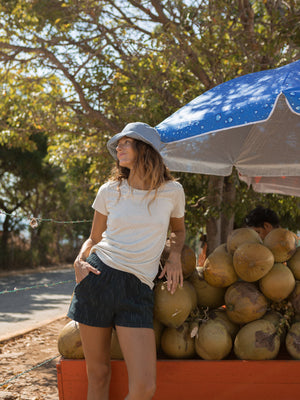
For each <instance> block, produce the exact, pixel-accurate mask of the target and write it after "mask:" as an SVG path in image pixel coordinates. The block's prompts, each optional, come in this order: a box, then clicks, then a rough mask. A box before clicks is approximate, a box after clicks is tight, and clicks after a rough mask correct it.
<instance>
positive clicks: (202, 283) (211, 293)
mask: <svg viewBox="0 0 300 400" xmlns="http://www.w3.org/2000/svg"><path fill="white" fill-rule="evenodd" d="M188 281H189V282H190V283H191V284H192V285H193V287H194V288H195V290H196V293H197V303H198V306H199V307H210V308H217V307H220V306H222V305H223V304H224V294H225V291H226V288H221V287H215V286H211V285H210V284H209V283H208V282H206V280H205V279H204V277H203V273H202V272H201V270H200V269H199V268H197V269H196V270H195V271H194V272H193V274H192V275H191V276H190V278H189V279H188Z"/></svg>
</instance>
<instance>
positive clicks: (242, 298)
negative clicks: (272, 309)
mask: <svg viewBox="0 0 300 400" xmlns="http://www.w3.org/2000/svg"><path fill="white" fill-rule="evenodd" d="M225 305H226V313H227V315H228V318H229V319H230V320H231V321H232V322H234V323H236V324H246V323H247V322H250V321H254V320H256V319H259V318H261V317H262V316H263V315H264V314H265V313H266V311H267V307H268V300H267V299H266V297H265V296H264V295H263V294H262V293H261V292H260V291H259V290H258V289H257V287H256V286H255V284H254V283H250V282H242V281H240V282H235V283H233V284H232V285H231V286H229V288H227V290H226V293H225Z"/></svg>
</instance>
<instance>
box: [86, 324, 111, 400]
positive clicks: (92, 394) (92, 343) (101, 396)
mask: <svg viewBox="0 0 300 400" xmlns="http://www.w3.org/2000/svg"><path fill="white" fill-rule="evenodd" d="M79 329H80V336H81V341H82V347H83V352H84V357H85V360H86V369H87V376H88V396H87V400H108V398H109V383H110V374H111V371H110V341H111V328H96V327H93V326H88V325H84V324H79Z"/></svg>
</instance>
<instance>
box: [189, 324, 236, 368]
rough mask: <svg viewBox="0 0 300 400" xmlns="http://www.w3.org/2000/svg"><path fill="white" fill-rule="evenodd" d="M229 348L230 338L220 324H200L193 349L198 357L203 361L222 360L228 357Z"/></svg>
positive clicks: (230, 344) (230, 346) (230, 345)
mask: <svg viewBox="0 0 300 400" xmlns="http://www.w3.org/2000/svg"><path fill="white" fill-rule="evenodd" d="M231 348H232V339H231V336H230V334H229V333H228V331H227V329H226V327H225V326H224V324H223V323H222V322H220V321H218V320H207V321H203V322H202V324H201V325H200V327H199V330H198V334H197V336H196V340H195V349H196V353H197V354H198V356H199V357H201V358H203V359H204V360H222V359H223V358H225V357H226V356H228V354H229V353H230V351H231Z"/></svg>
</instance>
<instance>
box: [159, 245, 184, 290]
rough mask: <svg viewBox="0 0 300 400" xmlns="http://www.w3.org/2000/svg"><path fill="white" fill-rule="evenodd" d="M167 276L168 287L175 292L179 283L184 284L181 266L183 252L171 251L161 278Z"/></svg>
mask: <svg viewBox="0 0 300 400" xmlns="http://www.w3.org/2000/svg"><path fill="white" fill-rule="evenodd" d="M163 276H166V277H167V289H168V290H169V291H170V292H171V294H173V293H174V292H175V290H176V289H177V286H178V284H179V285H180V286H181V287H182V285H183V274H182V266H181V254H179V253H173V254H172V253H170V255H169V258H168V259H167V261H166V263H165V266H164V268H163V270H162V271H161V274H160V275H159V278H162V277H163Z"/></svg>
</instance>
